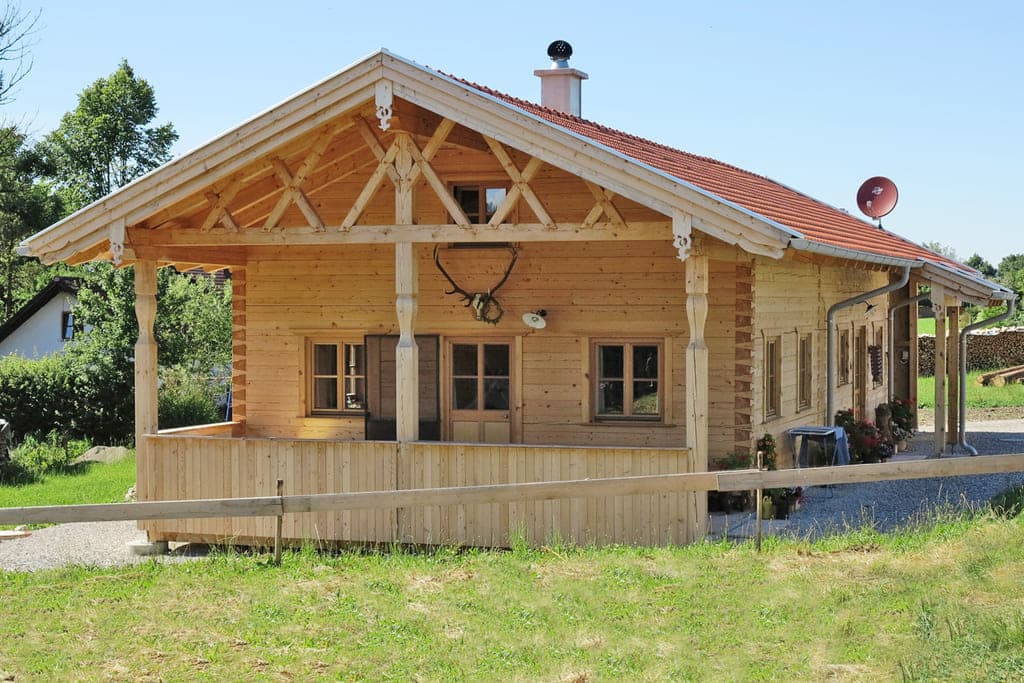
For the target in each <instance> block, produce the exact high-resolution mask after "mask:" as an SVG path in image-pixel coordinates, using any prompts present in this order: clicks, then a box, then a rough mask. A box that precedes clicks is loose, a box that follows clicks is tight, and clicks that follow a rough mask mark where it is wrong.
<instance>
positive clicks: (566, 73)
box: [533, 40, 588, 116]
mask: <svg viewBox="0 0 1024 683" xmlns="http://www.w3.org/2000/svg"><path fill="white" fill-rule="evenodd" d="M548 57H550V58H551V67H550V68H548V69H537V70H536V71H534V72H533V75H534V76H539V77H540V103H541V104H542V105H544V106H545V107H547V108H549V109H555V110H557V111H560V112H563V113H565V114H572V115H573V116H580V84H581V83H583V81H584V80H585V79H586V78H588V76H587V74H585V73H583V72H582V71H580V70H579V69H573V68H570V66H569V57H572V45H570V44H569V43H567V42H565V41H564V40H556V41H555V42H553V43H551V44H550V45H548Z"/></svg>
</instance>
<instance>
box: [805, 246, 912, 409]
mask: <svg viewBox="0 0 1024 683" xmlns="http://www.w3.org/2000/svg"><path fill="white" fill-rule="evenodd" d="M908 282H910V266H909V265H907V266H904V267H903V275H902V276H900V279H899V280H898V281H896V282H893V283H890V284H887V285H885V286H884V287H879V288H878V289H872V290H871V291H870V292H864V293H863V294H858V295H857V296H854V297H851V298H849V299H844V300H843V301H840V302H839V303H835V304H832V306H831V307H829V309H828V316H827V318H826V325H827V329H826V330H825V424H826V425H829V426H835V412H836V411H835V388H834V387H833V384H834V383H835V375H836V361H835V355H836V313H838V312H839V311H840V310H842V309H844V308H849V307H850V306H853V305H855V304H860V303H864V302H865V301H867V300H869V299H874V298H875V297H876V296H878V295H879V294H888V293H889V292H895V291H896V290H897V289H901V288H903V287H906V286H907V283H908Z"/></svg>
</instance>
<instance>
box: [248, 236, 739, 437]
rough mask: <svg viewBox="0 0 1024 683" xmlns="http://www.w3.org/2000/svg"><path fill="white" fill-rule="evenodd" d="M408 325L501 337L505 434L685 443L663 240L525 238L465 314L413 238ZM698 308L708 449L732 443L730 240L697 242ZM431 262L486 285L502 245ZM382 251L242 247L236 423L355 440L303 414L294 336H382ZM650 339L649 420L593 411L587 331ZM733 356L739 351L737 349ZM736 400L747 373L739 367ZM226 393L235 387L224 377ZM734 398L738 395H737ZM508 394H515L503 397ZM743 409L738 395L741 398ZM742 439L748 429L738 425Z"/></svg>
mask: <svg viewBox="0 0 1024 683" xmlns="http://www.w3.org/2000/svg"><path fill="white" fill-rule="evenodd" d="M416 250H417V257H418V259H419V311H418V314H417V319H416V333H417V334H426V335H430V334H437V335H441V336H443V337H472V338H483V339H486V338H488V337H501V338H506V339H509V338H511V339H514V340H515V341H516V348H517V349H519V350H520V351H521V358H520V359H519V363H518V365H519V366H520V367H521V377H519V380H520V381H519V388H520V390H521V394H520V396H519V397H518V398H519V399H520V400H521V409H520V410H519V411H518V412H517V414H515V415H514V416H513V420H514V422H515V424H514V428H513V435H514V440H515V441H518V442H522V443H527V444H563V445H595V446H652V447H673V446H681V445H683V444H684V443H685V425H684V423H685V412H684V408H685V403H684V401H685V392H684V390H683V388H684V386H685V384H684V383H685V349H686V344H687V342H688V338H687V323H686V313H685V301H686V293H685V282H684V264H683V263H682V262H680V261H679V260H678V255H677V253H676V250H675V249H673V248H672V246H671V244H670V243H668V242H667V241H666V242H628V241H626V242H591V243H544V244H538V243H530V244H523V245H520V247H519V260H518V263H517V264H516V266H515V269H514V270H513V272H512V275H511V276H510V277H509V279H508V281H507V283H506V284H505V285H504V287H502V289H501V290H500V291H499V292H497V298H498V300H499V301H500V302H501V305H502V306H503V307H504V309H505V315H504V317H503V318H502V320H501V322H500V324H498V325H496V326H491V325H487V324H484V323H480V322H477V321H475V320H474V319H473V317H472V313H471V311H470V309H467V308H465V307H464V306H463V305H462V303H461V302H460V301H459V300H458V297H456V296H447V295H445V294H444V291H445V290H446V289H447V288H449V285H448V283H447V282H446V281H445V280H444V279H443V277H442V276H441V274H440V273H439V272H438V271H437V269H436V267H435V265H434V263H433V260H432V256H431V247H430V246H429V245H417V246H416ZM709 253H710V256H711V264H710V276H711V277H710V279H711V291H710V313H709V318H708V324H707V338H708V346H709V348H710V349H711V372H710V384H711V386H710V395H711V406H710V411H711V419H710V423H711V432H712V433H711V443H712V456H713V457H714V456H715V455H716V454H717V455H721V454H724V453H726V452H728V451H729V450H731V449H732V448H733V447H734V446H735V442H736V439H737V433H738V432H742V430H743V426H737V424H736V410H737V393H736V379H735V377H734V372H735V370H736V367H737V366H739V367H740V368H741V370H745V371H746V372H747V373H749V367H748V366H749V362H747V363H746V365H745V364H744V363H745V361H744V359H743V358H742V357H741V358H739V359H738V360H737V356H736V344H737V339H740V342H741V343H744V344H749V337H750V324H751V321H750V314H749V311H747V312H744V311H742V310H738V309H737V307H736V303H735V302H736V300H737V297H738V296H739V297H740V299H741V300H743V301H746V302H747V304H746V305H747V307H749V301H750V291H749V289H750V278H751V274H750V266H749V262H747V263H746V265H743V264H737V262H736V260H735V259H736V256H735V254H736V250H734V249H732V248H730V247H725V246H724V245H717V246H715V245H714V244H712V245H711V247H710V248H709ZM442 259H443V263H444V265H445V267H446V269H447V270H448V271H449V273H451V275H452V277H453V278H455V280H456V281H457V282H458V283H459V284H460V285H461V286H462V287H464V288H465V289H467V290H470V291H486V290H488V289H489V288H490V287H492V286H493V285H494V284H495V283H496V282H497V281H498V280H499V279H500V278H501V275H502V273H503V272H504V269H505V267H506V265H507V263H508V252H507V251H506V250H504V249H446V250H445V251H443V253H442ZM394 297H395V295H394V251H393V247H392V246H389V245H346V246H341V247H332V248H327V247H324V248H298V247H297V248H290V249H287V250H279V249H269V248H267V249H253V250H251V251H250V256H249V262H248V267H247V269H246V303H245V322H246V331H245V333H246V337H245V339H246V345H245V353H246V357H245V375H244V377H245V382H246V385H245V387H244V391H245V396H246V424H247V432H246V433H247V435H249V436H253V437H261V436H263V437H285V438H332V439H346V440H354V439H361V438H363V420H362V418H361V417H349V418H344V417H309V416H307V415H306V413H307V411H306V407H305V405H304V400H305V372H306V368H305V358H304V352H303V344H304V340H305V339H306V338H309V337H317V338H330V337H331V335H337V336H338V338H351V339H352V340H355V341H358V340H359V339H361V337H362V335H364V334H367V333H371V334H393V333H395V331H396V327H397V321H396V317H395V312H394V310H395V309H394ZM541 308H543V309H545V310H546V311H547V322H548V326H547V328H546V329H544V330H537V331H533V330H529V329H528V328H526V327H525V325H523V323H522V321H521V320H520V317H521V316H522V314H523V313H526V312H529V311H534V310H537V309H541ZM616 338H621V339H630V338H644V339H648V338H654V339H660V340H662V341H663V343H664V345H665V350H666V353H665V359H664V360H665V363H666V368H665V370H666V375H667V376H668V377H670V378H671V381H670V382H667V383H666V386H665V387H664V389H665V403H666V419H665V420H664V423H663V424H656V425H652V424H650V423H639V424H638V423H633V424H627V423H595V422H593V421H591V419H590V416H589V413H590V408H589V404H590V379H589V374H588V373H589V363H590V361H589V358H590V351H589V348H590V344H591V342H592V341H593V340H595V339H616ZM742 355H743V354H741V356H742ZM740 381H741V384H742V387H741V389H742V391H741V393H743V395H744V396H745V398H744V399H743V400H745V401H747V402H748V403H749V401H750V398H749V381H748V379H743V378H741V380H740ZM236 391H237V388H236ZM741 398H743V397H741ZM514 403H515V401H514ZM745 409H746V410H747V411H749V405H746V406H745ZM745 439H746V440H749V435H745Z"/></svg>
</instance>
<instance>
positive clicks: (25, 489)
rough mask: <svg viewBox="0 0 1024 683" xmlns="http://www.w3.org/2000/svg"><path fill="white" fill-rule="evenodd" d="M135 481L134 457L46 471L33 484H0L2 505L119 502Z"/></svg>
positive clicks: (0, 501)
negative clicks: (69, 469) (105, 463)
mask: <svg viewBox="0 0 1024 683" xmlns="http://www.w3.org/2000/svg"><path fill="white" fill-rule="evenodd" d="M134 483H135V457H134V456H130V457H128V458H125V459H124V460H122V461H120V462H115V463H112V464H110V465H104V464H100V463H83V464H82V465H75V466H74V469H73V470H72V471H69V472H61V473H50V474H45V475H43V476H42V480H41V481H37V482H34V483H31V484H24V485H21V486H0V508H4V507H25V506H31V505H75V504H84V503H116V502H118V501H121V500H124V494H125V492H126V491H127V490H128V489H129V487H131V485H132V484H134Z"/></svg>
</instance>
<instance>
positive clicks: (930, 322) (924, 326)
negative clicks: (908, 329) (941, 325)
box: [917, 318, 935, 337]
mask: <svg viewBox="0 0 1024 683" xmlns="http://www.w3.org/2000/svg"><path fill="white" fill-rule="evenodd" d="M917 333H918V334H930V335H932V336H933V337H934V336H935V318H918V319H917Z"/></svg>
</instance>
